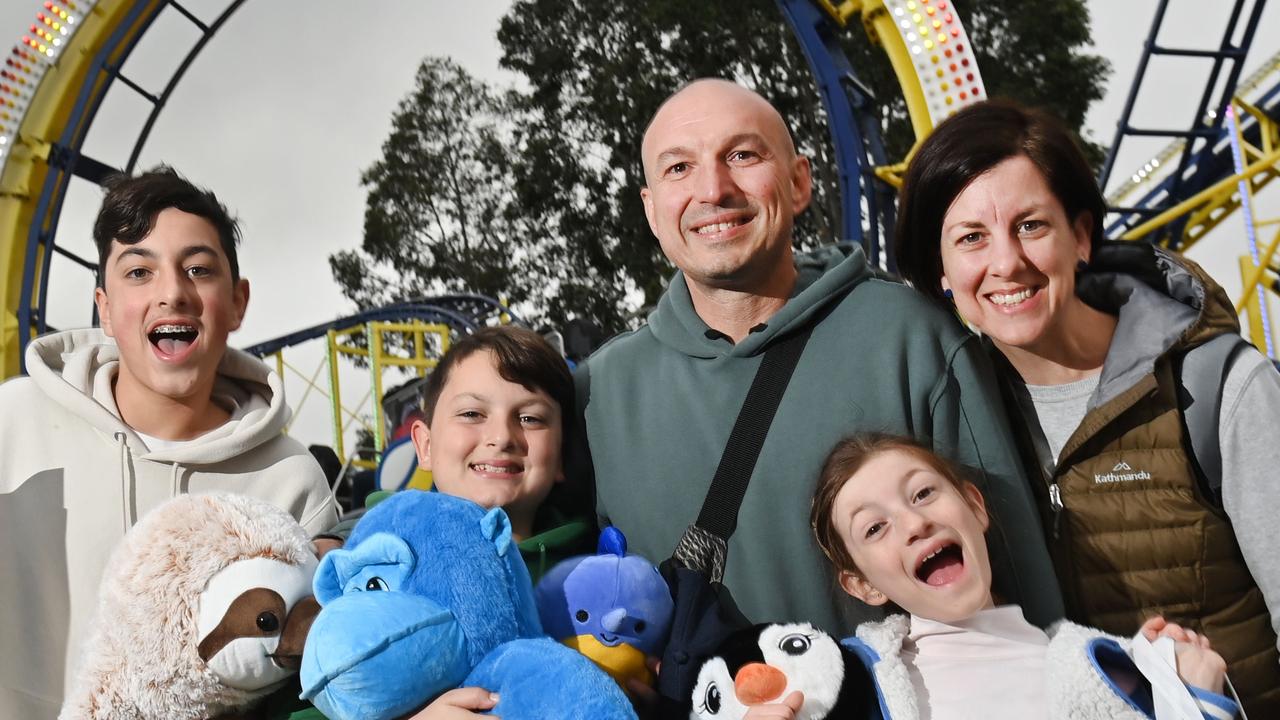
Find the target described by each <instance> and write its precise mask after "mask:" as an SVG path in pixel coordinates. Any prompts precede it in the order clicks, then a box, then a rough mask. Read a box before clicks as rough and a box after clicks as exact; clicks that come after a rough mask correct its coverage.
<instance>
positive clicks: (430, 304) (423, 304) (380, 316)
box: [244, 295, 524, 357]
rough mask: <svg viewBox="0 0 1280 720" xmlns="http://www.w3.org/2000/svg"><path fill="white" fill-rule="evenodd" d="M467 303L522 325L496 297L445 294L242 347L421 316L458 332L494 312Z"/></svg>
mask: <svg viewBox="0 0 1280 720" xmlns="http://www.w3.org/2000/svg"><path fill="white" fill-rule="evenodd" d="M460 301H461V302H460ZM468 306H470V307H481V308H486V309H494V310H496V311H497V312H501V313H503V314H506V315H510V316H511V318H512V321H513V322H516V323H519V324H522V325H523V324H524V323H523V322H522V321H521V320H520V319H519V318H518V317H516V316H515V315H513V314H512V313H511V311H510V310H509V309H507V308H506V307H504V306H502V305H501V304H499V303H498V302H497V301H496V300H493V299H491V298H487V297H485V296H483V295H444V296H440V297H434V298H423V299H422V300H420V301H416V302H410V303H399V304H396V305H387V306H385V307H380V308H373V309H371V310H365V311H363V312H358V313H356V314H354V315H348V316H346V317H343V318H338V319H337V320H332V321H329V322H325V323H320V324H319V325H313V326H311V327H309V328H306V329H305V330H299V331H297V332H292V333H289V334H288V335H282V336H280V337H278V338H275V339H272V340H267V341H265V342H261V343H258V344H257V345H253V346H250V347H247V348H245V349H244V350H245V352H247V353H249V354H250V355H255V356H257V357H266V356H268V355H272V354H274V353H276V352H279V351H280V350H283V349H285V348H287V347H290V346H293V345H297V344H299V343H304V342H307V341H309V340H315V339H316V338H320V337H323V336H324V335H326V334H327V333H328V332H329V331H330V330H344V329H346V328H350V327H355V326H357V325H363V324H365V323H369V322H396V321H400V320H422V321H423V322H430V323H440V324H442V325H448V326H449V327H451V328H453V329H455V330H457V331H459V332H471V331H472V330H475V329H477V328H478V327H481V325H482V324H483V323H484V321H485V320H486V319H487V318H488V317H490V316H491V315H492V314H494V313H490V312H484V313H483V314H471V313H468V312H466V311H465V310H463V308H464V307H468Z"/></svg>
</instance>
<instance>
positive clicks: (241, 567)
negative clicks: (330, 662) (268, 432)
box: [61, 495, 319, 720]
mask: <svg viewBox="0 0 1280 720" xmlns="http://www.w3.org/2000/svg"><path fill="white" fill-rule="evenodd" d="M316 565H317V562H316V557H315V554H314V551H313V549H312V545H311V541H310V539H309V538H308V536H307V533H306V531H305V530H303V529H302V526H300V525H299V524H298V523H297V522H296V521H294V519H293V518H292V517H290V516H289V515H288V514H287V513H285V512H284V511H282V510H279V509H278V508H276V507H275V506H273V505H269V504H267V503H265V502H263V501H261V500H255V499H253V498H247V497H242V496H237V495H183V496H180V497H177V498H175V499H173V500H171V501H169V502H167V503H165V504H164V505H161V506H160V507H158V508H156V509H155V510H153V511H152V512H150V513H148V514H147V515H146V516H145V517H143V519H142V521H141V522H139V523H138V524H137V525H136V526H134V528H133V529H132V530H130V531H129V533H128V534H127V535H126V536H125V538H124V540H123V541H122V542H121V544H120V547H118V548H116V550H115V552H114V554H113V555H112V557H111V561H110V563H109V564H108V566H107V569H106V572H105V574H104V575H103V579H102V586H101V590H100V600H99V606H98V613H97V616H96V617H95V620H94V627H93V630H92V632H91V634H90V637H89V640H88V642H87V644H86V647H85V652H84V655H83V656H82V657H83V660H82V664H81V666H80V668H79V670H78V672H77V674H76V680H75V684H74V686H73V689H72V692H71V693H69V694H68V700H67V703H66V705H65V706H64V707H63V711H62V715H61V717H62V718H64V719H66V720H71V719H73V718H74V719H75V720H81V719H82V718H95V719H96V718H113V719H115V720H120V719H125V720H152V719H155V720H160V719H161V718H163V719H164V720H205V719H206V718H215V717H219V716H224V715H228V714H232V713H240V712H242V711H244V710H246V709H247V708H249V707H251V706H253V705H254V704H255V703H256V702H257V701H259V700H261V699H262V698H264V697H265V696H266V695H268V694H270V693H271V692H273V691H274V690H276V689H277V688H279V687H281V686H282V685H283V684H284V683H285V682H286V681H287V680H288V679H289V678H290V677H291V676H293V675H294V674H295V673H296V672H297V669H298V666H299V665H300V664H301V656H302V646H303V641H304V640H305V638H306V635H307V630H308V629H309V628H310V626H311V620H312V619H313V618H314V617H315V614H316V613H317V612H318V609H319V606H318V605H317V604H316V602H315V600H314V599H313V598H312V597H311V580H312V576H313V575H314V574H315V568H316Z"/></svg>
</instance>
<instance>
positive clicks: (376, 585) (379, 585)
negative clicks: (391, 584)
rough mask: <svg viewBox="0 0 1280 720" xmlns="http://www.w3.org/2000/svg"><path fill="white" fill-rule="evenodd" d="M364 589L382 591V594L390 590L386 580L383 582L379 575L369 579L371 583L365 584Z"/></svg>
mask: <svg viewBox="0 0 1280 720" xmlns="http://www.w3.org/2000/svg"><path fill="white" fill-rule="evenodd" d="M364 589H365V590H381V591H382V592H386V591H387V590H388V589H389V588H388V587H387V581H386V580H383V579H382V578H380V577H378V576H377V575H374V576H373V577H371V578H369V582H367V583H365V584H364Z"/></svg>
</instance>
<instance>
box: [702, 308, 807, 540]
mask: <svg viewBox="0 0 1280 720" xmlns="http://www.w3.org/2000/svg"><path fill="white" fill-rule="evenodd" d="M812 330H813V326H812V325H810V326H808V327H806V328H804V329H803V330H801V331H800V332H797V333H796V334H794V335H792V336H791V337H789V338H787V339H785V340H783V341H782V342H780V343H778V344H776V345H774V346H773V347H771V348H769V349H768V350H767V351H765V354H764V358H763V359H762V360H761V361H760V368H759V369H758V370H756V376H755V378H754V379H753V380H752V381H751V389H749V390H747V397H746V399H745V400H743V401H742V409H741V410H739V411H738V419H737V420H736V421H734V423H733V430H732V431H731V432H730V433H729V441H728V442H727V443H725V448H724V454H723V455H721V456H720V466H719V467H717V468H716V474H715V477H714V478H713V479H712V480H711V488H710V489H709V490H707V499H706V500H704V501H703V502H702V511H701V512H699V513H698V523H697V524H698V525H699V526H700V527H702V528H703V529H704V530H707V531H709V532H710V533H712V534H713V535H716V536H718V537H720V538H721V539H723V540H728V539H729V537H730V536H731V535H733V531H734V530H735V529H737V527H738V508H739V506H741V505H742V498H743V497H745V496H746V493H747V483H748V482H750V480H751V473H752V472H753V471H754V470H755V468H756V461H757V460H759V459H760V448H761V447H763V446H764V439H765V436H766V435H768V434H769V426H770V425H772V424H773V416H774V415H775V414H777V412H778V405H779V404H780V403H781V402H782V396H783V394H784V393H785V392H786V391H787V384H788V383H790V382H791V374H792V373H793V372H794V371H795V369H796V363H797V362H799V360H800V355H801V354H803V353H804V346H805V343H807V342H808V341H809V334H810V332H811V331H812Z"/></svg>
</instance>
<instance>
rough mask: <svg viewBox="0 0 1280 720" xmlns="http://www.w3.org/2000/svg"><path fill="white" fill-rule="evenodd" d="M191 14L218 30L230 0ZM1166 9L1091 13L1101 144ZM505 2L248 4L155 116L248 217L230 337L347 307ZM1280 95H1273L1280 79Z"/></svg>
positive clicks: (174, 144)
mask: <svg viewBox="0 0 1280 720" xmlns="http://www.w3.org/2000/svg"><path fill="white" fill-rule="evenodd" d="M0 4H2V5H3V7H0V31H6V32H5V35H8V36H12V39H16V38H17V37H18V36H19V35H20V34H21V33H22V32H23V31H24V30H25V28H26V26H27V25H29V24H30V19H31V18H33V17H34V15H35V13H36V11H37V10H38V9H39V7H40V2H39V1H38V0H4V1H3V3H0ZM183 4H184V6H185V7H187V8H189V9H191V10H192V11H193V12H194V13H195V14H196V15H197V16H199V17H201V18H203V19H205V20H206V21H212V19H213V18H215V17H216V16H217V15H218V13H219V12H221V10H222V9H223V8H224V7H225V6H226V4H227V3H226V0H186V1H185V2H184V3H183ZM1156 4H1157V2H1156V0H1130V1H1129V2H1124V3H1119V2H1109V1H1103V0H1090V2H1089V7H1090V10H1091V12H1092V13H1093V27H1094V36H1095V40H1096V46H1097V51H1098V52H1099V53H1101V54H1102V55H1104V56H1106V57H1107V58H1108V59H1109V60H1110V61H1111V62H1112V65H1113V66H1114V68H1115V73H1114V75H1113V76H1112V79H1111V81H1110V83H1109V85H1108V88H1107V90H1108V94H1107V98H1106V100H1104V101H1103V102H1101V103H1098V104H1097V105H1096V106H1095V107H1094V108H1093V110H1092V111H1091V113H1090V115H1089V122H1088V132H1089V134H1090V135H1092V137H1093V138H1094V139H1095V140H1098V141H1100V142H1102V143H1103V144H1104V145H1105V144H1109V143H1110V141H1111V136H1112V133H1113V132H1114V127H1115V121H1116V118H1117V117H1118V116H1119V114H1120V111H1121V108H1122V106H1123V102H1124V96H1125V94H1126V93H1127V91H1128V88H1129V85H1130V83H1131V82H1132V79H1133V73H1134V69H1135V67H1136V64H1137V61H1138V58H1139V56H1140V53H1141V43H1142V41H1143V40H1144V39H1145V38H1146V35H1147V32H1148V30H1149V28H1150V24H1151V18H1152V13H1153V12H1154V8H1155V6H1156ZM1228 4H1229V3H1225V2H1224V3H1186V2H1174V3H1170V11H1169V19H1168V20H1167V21H1166V30H1165V32H1164V33H1163V34H1162V36H1161V41H1162V42H1163V43H1165V44H1168V45H1176V46H1190V47H1209V46H1216V44H1217V42H1218V39H1219V38H1220V36H1221V31H1222V27H1224V25H1225V20H1226V12H1227V11H1226V9H1225V7H1223V6H1225V5H1228ZM1275 5H1276V3H1273V4H1272V6H1271V7H1270V8H1269V9H1268V10H1267V12H1266V15H1265V16H1264V19H1263V22H1262V27H1263V28H1266V27H1272V28H1275V27H1280V9H1277V8H1276V7H1275ZM507 7H508V3H507V2H505V1H504V0H479V1H477V2H469V3H456V2H444V1H443V0H380V1H379V2H377V3H356V2H342V1H341V0H308V1H307V2H302V1H301V0H252V1H251V2H247V3H245V4H244V5H243V6H242V7H241V8H240V9H239V10H238V11H237V12H236V13H235V14H234V15H233V16H232V18H231V19H230V20H229V21H228V23H227V25H226V26H225V27H224V28H223V29H222V31H221V32H220V33H219V35H218V36H217V37H216V38H214V40H213V41H212V42H211V43H210V44H209V45H208V46H207V47H206V48H205V50H204V51H203V53H202V54H201V56H200V57H199V58H198V59H197V60H196V62H195V64H194V65H193V66H192V67H191V68H190V70H189V71H188V72H187V75H186V77H185V78H184V79H183V81H182V82H181V83H180V84H179V85H178V88H177V90H176V92H175V94H174V95H173V97H172V99H171V100H170V103H169V106H168V107H167V108H166V109H165V111H164V112H163V113H162V114H161V115H160V119H159V122H158V123H157V125H156V127H155V129H154V131H153V132H152V135H151V138H150V140H149V141H148V143H147V145H146V148H145V150H144V152H143V154H142V162H141V166H143V167H147V166H150V165H153V164H155V163H158V162H166V163H169V164H171V165H173V166H175V167H176V168H178V169H179V170H180V171H181V172H183V173H184V174H186V175H187V176H188V177H189V178H190V179H192V180H193V181H195V182H196V183H198V184H201V185H205V186H208V187H210V188H212V189H213V190H214V191H215V192H216V193H217V194H218V195H219V197H220V198H221V199H222V200H223V201H224V202H226V203H227V205H228V206H230V207H231V208H232V209H233V210H234V211H235V212H236V214H237V215H238V216H239V218H240V220H241V224H242V229H243V232H244V238H245V239H244V244H243V246H242V248H241V251H240V252H241V260H240V263H241V267H242V269H243V272H244V274H245V276H246V277H248V278H250V282H251V283H252V299H251V302H250V309H249V313H248V317H247V319H246V322H245V325H244V327H243V328H242V330H241V331H240V332H239V334H238V335H236V336H235V337H233V342H234V343H235V344H238V345H241V346H246V345H250V344H253V343H255V342H259V341H262V340H266V339H269V338H272V337H276V336H279V335H282V334H284V333H287V332H290V331H293V330H297V329H301V328H303V327H306V326H309V325H313V324H317V323H321V322H324V321H327V320H330V319H333V318H335V317H338V316H340V315H343V314H346V313H348V312H350V311H351V309H352V306H351V305H350V303H348V302H347V301H346V300H344V299H343V298H342V296H341V294H340V293H339V291H338V289H337V286H336V285H335V284H334V283H333V281H332V278H331V275H330V272H329V268H328V264H327V257H328V255H329V254H330V253H332V252H334V251H336V250H339V249H345V248H351V247H355V246H356V245H358V244H359V242H360V238H361V232H362V230H361V228H362V219H363V212H364V196H365V193H364V191H363V189H362V188H361V187H360V184H359V177H360V173H361V171H362V170H363V169H364V168H367V167H368V166H369V165H370V164H372V163H373V162H374V160H375V159H376V158H377V157H378V155H379V149H380V146H381V144H382V142H383V140H384V138H385V137H386V135H387V133H388V131H389V128H390V117H391V113H392V112H393V110H394V109H395V106H396V104H397V102H398V101H399V100H400V98H401V97H402V96H404V95H405V94H406V93H407V92H408V91H409V89H410V88H411V86H412V82H413V75H414V71H415V70H416V68H417V65H418V63H419V61H420V60H421V59H422V57H424V56H425V55H428V54H434V55H448V56H451V57H453V58H454V59H455V60H457V61H458V62H459V63H460V64H461V65H463V66H464V67H466V68H467V69H468V70H469V71H470V72H472V73H474V74H476V75H479V76H481V77H485V78H488V79H491V80H496V81H497V82H500V83H509V82H512V79H511V78H510V77H509V76H506V75H504V74H503V73H502V72H501V71H499V69H498V67H497V59H498V58H497V56H498V51H499V49H498V46H497V42H496V40H495V33H496V30H497V26H498V21H499V19H500V17H501V16H502V14H503V13H504V12H505V10H506V8H507ZM460 8H461V9H460ZM1046 30H1047V31H1048V30H1049V29H1046ZM5 35H0V37H5ZM195 37H196V35H195V30H194V28H193V26H191V25H190V23H188V22H187V21H185V20H184V19H183V18H182V17H181V16H180V15H179V14H178V13H177V12H175V11H173V10H172V9H169V10H166V11H165V12H164V14H163V15H162V16H161V17H160V18H159V19H157V21H156V24H155V25H154V26H153V27H152V29H151V30H150V31H149V32H148V33H147V34H146V35H145V36H144V37H143V39H142V42H141V43H140V45H139V47H138V48H137V49H136V50H135V51H134V54H133V57H131V58H130V60H129V62H128V63H127V64H126V66H125V68H124V72H125V74H126V75H127V76H129V77H130V78H131V79H133V80H134V81H136V82H137V83H138V84H140V85H142V86H143V87H145V88H147V89H149V90H151V91H153V92H159V90H160V89H161V88H162V87H163V85H164V83H165V82H166V81H167V79H168V77H169V74H170V71H171V69H172V68H173V67H174V66H175V65H176V63H177V62H178V61H179V60H180V59H181V55H182V54H183V53H185V51H186V48H187V47H189V45H190V44H191V43H192V42H194V40H195ZM3 42H4V44H5V45H7V44H8V43H10V42H12V40H11V39H4V41H3ZM1278 49H1280V39H1277V37H1276V36H1275V34H1274V33H1267V32H1265V31H1263V32H1260V33H1259V34H1258V38H1257V39H1256V40H1255V43H1254V46H1253V50H1252V53H1251V55H1250V58H1249V62H1248V63H1247V65H1246V68H1247V69H1252V68H1253V67H1256V66H1257V65H1259V64H1260V63H1261V62H1263V61H1264V60H1265V59H1266V58H1268V57H1270V56H1271V55H1272V54H1273V53H1274V52H1276V51H1277V50H1278ZM1204 67H1206V66H1205V64H1203V63H1198V62H1196V61H1188V60H1161V61H1158V62H1157V63H1156V64H1155V65H1154V66H1153V67H1152V71H1151V72H1150V73H1149V74H1148V76H1147V79H1146V81H1145V84H1144V88H1145V91H1144V93H1143V95H1142V96H1141V98H1140V103H1139V113H1138V115H1137V116H1136V118H1135V122H1136V123H1138V124H1145V125H1148V126H1161V127H1168V126H1170V125H1173V126H1180V127H1185V126H1186V124H1187V122H1188V121H1189V119H1190V114H1191V111H1192V109H1193V106H1192V103H1193V102H1194V100H1193V99H1192V98H1190V97H1188V93H1187V88H1188V87H1196V86H1199V85H1200V84H1202V80H1201V79H1200V78H1201V77H1202V75H1203V73H1204V72H1205V71H1204V70H1203V69H1202V68H1204ZM1272 82H1273V83H1275V82H1280V76H1277V77H1275V78H1274V79H1273V80H1272ZM148 109H149V108H148V106H147V105H146V103H145V102H144V101H142V100H141V99H140V98H139V97H138V96H137V95H136V94H134V93H133V92H132V91H131V90H129V89H128V88H126V87H124V86H123V85H122V84H121V83H116V84H115V86H114V87H113V88H112V90H111V91H110V92H109V94H108V97H107V100H106V102H105V103H104V105H103V107H102V109H101V111H100V112H99V114H98V118H97V120H96V121H95V122H94V124H93V126H92V128H91V130H90V134H89V138H88V141H87V143H86V148H85V150H86V153H87V154H89V155H91V156H93V157H96V158H98V159H100V160H102V161H104V162H107V163H110V164H113V165H117V166H123V165H124V163H125V161H126V160H127V158H128V155H129V152H130V150H131V149H132V146H133V139H134V137H136V133H137V129H138V128H139V127H140V126H141V124H142V122H143V120H144V119H145V117H146V113H147V112H148ZM1126 143H1127V144H1126V146H1125V147H1126V152H1125V153H1124V154H1123V155H1122V156H1121V158H1120V161H1119V162H1118V163H1117V168H1116V173H1115V174H1116V175H1117V176H1125V175H1128V174H1130V173H1132V171H1133V170H1135V169H1136V167H1137V166H1139V165H1140V164H1141V163H1142V162H1144V161H1145V160H1146V159H1148V158H1149V157H1150V156H1151V155H1153V154H1155V152H1157V151H1158V150H1159V148H1160V147H1162V146H1163V144H1164V141H1148V142H1146V143H1140V142H1133V143H1130V141H1126ZM1268 190H1269V194H1268V196H1265V197H1263V198H1262V199H1261V200H1262V203H1261V204H1262V206H1263V209H1262V211H1261V212H1260V215H1262V216H1264V217H1274V216H1275V215H1277V214H1280V204H1278V203H1277V202H1275V197H1274V196H1275V195H1276V194H1277V193H1276V192H1275V189H1274V188H1269V189H1268ZM100 198H101V193H100V191H99V190H98V189H97V187H96V186H93V185H90V184H88V183H86V182H83V181H79V180H75V181H73V184H72V188H71V190H70V192H69V194H68V199H67V203H66V206H65V208H64V211H63V214H62V219H61V223H60V227H59V232H58V236H57V237H58V242H59V244H63V245H66V246H68V247H69V248H71V249H72V250H74V251H76V252H79V253H81V254H82V255H84V256H86V257H93V256H94V251H93V247H92V242H91V240H90V236H89V229H90V226H91V224H92V217H93V213H94V212H95V211H96V209H97V205H98V203H99V201H100ZM1267 213H1270V214H1269V215H1268V214H1267ZM1226 226H1227V229H1226V231H1220V232H1219V233H1218V234H1217V235H1218V237H1217V238H1214V239H1212V240H1209V241H1204V242H1202V243H1201V245H1200V246H1198V247H1197V248H1196V249H1195V250H1193V252H1192V253H1191V254H1192V257H1196V258H1197V259H1199V260H1201V261H1202V262H1203V263H1204V264H1205V265H1206V266H1207V267H1209V269H1210V272H1211V273H1213V274H1214V276H1215V277H1216V278H1217V279H1218V280H1219V281H1220V282H1222V283H1223V285H1225V286H1227V287H1228V288H1229V291H1230V292H1231V293H1232V295H1233V297H1234V295H1235V294H1237V293H1238V288H1239V285H1240V282H1239V276H1238V271H1237V270H1236V267H1235V261H1234V259H1233V258H1234V256H1235V255H1236V254H1238V253H1240V252H1244V241H1243V239H1242V238H1243V231H1242V228H1243V224H1242V220H1241V219H1240V217H1239V215H1238V214H1237V215H1236V216H1234V217H1233V218H1232V219H1231V220H1228V221H1227V223H1226ZM1267 237H1268V238H1269V237H1270V235H1269V234H1268V236H1267ZM50 288H51V289H50V299H49V317H50V322H51V324H52V325H54V326H58V327H70V326H75V325H83V324H85V323H87V322H88V319H89V298H90V296H91V291H92V279H91V278H90V277H89V274H88V273H87V272H84V271H81V270H79V269H78V268H76V267H75V266H73V265H71V264H70V263H69V262H67V261H65V260H63V259H61V258H56V259H55V261H54V270H53V273H52V274H51V286H50ZM1277 305H1278V306H1280V303H1277ZM1278 310H1280V307H1278ZM320 357H321V354H320V351H319V349H311V350H303V351H302V352H300V353H297V354H296V355H295V356H294V357H293V358H291V362H293V363H294V364H296V365H298V366H300V368H301V369H303V370H305V371H306V372H307V373H308V374H309V373H310V372H311V371H314V370H315V369H316V367H317V363H318V362H319V361H320ZM351 377H352V378H353V380H352V381H348V382H346V386H345V387H346V388H347V389H348V391H347V393H346V394H345V395H344V399H345V400H347V401H348V403H349V404H351V405H355V404H356V403H357V402H358V401H359V399H360V396H361V395H363V393H364V390H365V389H367V387H368V385H367V379H366V378H365V377H362V376H359V375H352V376H351ZM303 389H304V386H303V384H302V383H301V382H300V381H297V380H290V381H289V385H288V393H289V398H290V401H291V402H292V403H293V404H297V402H298V401H299V399H300V398H301V393H302V392H303ZM307 405H308V406H309V407H308V409H307V410H308V412H307V414H309V415H314V416H315V417H312V418H310V419H306V420H303V421H300V423H299V425H298V427H297V428H295V435H299V436H300V437H301V439H303V440H304V441H319V442H327V441H328V439H329V431H328V429H327V427H328V426H327V425H326V424H325V423H326V422H327V419H326V417H325V416H324V415H323V413H318V412H317V410H319V409H320V408H321V407H323V406H324V405H325V404H324V403H323V402H321V401H320V399H319V398H318V397H315V396H312V397H311V398H310V399H308V401H307Z"/></svg>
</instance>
